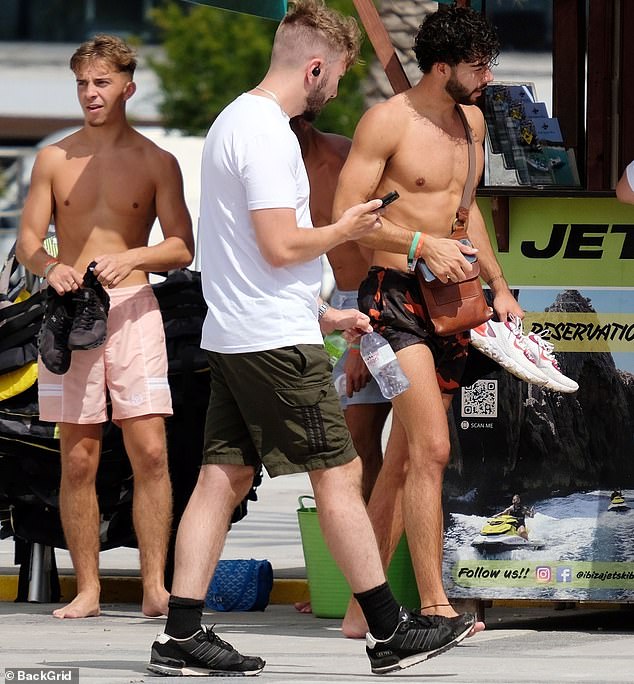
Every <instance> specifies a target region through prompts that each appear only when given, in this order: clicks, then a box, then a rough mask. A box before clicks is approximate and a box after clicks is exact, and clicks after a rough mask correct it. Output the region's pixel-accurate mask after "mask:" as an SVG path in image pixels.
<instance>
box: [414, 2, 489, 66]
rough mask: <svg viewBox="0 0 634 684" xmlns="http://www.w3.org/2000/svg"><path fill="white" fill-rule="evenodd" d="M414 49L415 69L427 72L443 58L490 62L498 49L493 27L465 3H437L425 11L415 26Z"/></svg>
mask: <svg viewBox="0 0 634 684" xmlns="http://www.w3.org/2000/svg"><path fill="white" fill-rule="evenodd" d="M414 53H415V55H416V61H417V62H418V67H419V69H420V70H421V71H422V72H423V73H424V74H426V73H428V72H429V71H430V70H431V68H432V65H433V64H436V63H438V62H444V63H445V64H449V66H457V65H458V64H460V62H468V63H474V62H482V63H488V64H490V63H492V62H494V61H495V59H496V58H497V56H498V54H499V53H500V41H499V40H498V37H497V34H496V31H495V29H494V27H493V26H492V25H491V24H490V23H489V22H488V20H487V19H486V18H485V17H484V16H483V15H482V14H480V13H479V12H476V11H475V10H472V9H470V8H469V7H456V6H451V7H441V8H439V9H438V11H437V12H434V13H432V14H428V15H427V16H426V17H425V18H424V19H423V23H422V24H421V25H420V26H419V27H418V33H417V34H416V38H415V40H414Z"/></svg>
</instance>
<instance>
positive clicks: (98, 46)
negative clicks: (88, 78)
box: [70, 33, 137, 78]
mask: <svg viewBox="0 0 634 684" xmlns="http://www.w3.org/2000/svg"><path fill="white" fill-rule="evenodd" d="M95 60H103V61H104V62H108V64H110V65H112V66H113V67H114V68H115V69H116V70H117V71H124V72H126V73H129V74H130V78H132V77H133V76H134V70H135V69H136V63H137V62H136V53H135V51H134V50H133V49H132V48H131V47H130V46H129V45H128V44H127V43H126V42H125V41H123V40H122V39H121V38H119V37H117V36H110V35H108V34H106V33H100V34H98V35H96V36H95V37H94V38H92V39H91V40H87V41H86V42H84V43H82V44H81V45H80V46H79V47H78V48H77V50H75V52H74V53H73V56H72V57H71V58H70V68H71V70H72V71H73V72H74V73H75V74H77V73H78V71H79V70H80V69H81V68H82V67H83V66H85V65H86V64H89V63H90V62H93V61H95Z"/></svg>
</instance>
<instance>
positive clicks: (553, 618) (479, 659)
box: [0, 475, 634, 684]
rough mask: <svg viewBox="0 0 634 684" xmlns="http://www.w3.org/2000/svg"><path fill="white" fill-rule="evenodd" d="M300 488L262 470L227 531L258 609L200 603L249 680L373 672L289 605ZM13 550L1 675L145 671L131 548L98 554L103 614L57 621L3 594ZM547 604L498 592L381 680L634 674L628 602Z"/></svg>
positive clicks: (298, 587) (301, 576)
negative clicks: (244, 562)
mask: <svg viewBox="0 0 634 684" xmlns="http://www.w3.org/2000/svg"><path fill="white" fill-rule="evenodd" d="M308 493H310V486H309V484H308V480H307V477H306V476H305V475H297V476H290V477H285V478H277V479H276V480H268V479H265V481H264V483H263V485H262V486H261V488H260V489H259V490H258V495H259V500H258V501H257V502H250V503H249V514H248V516H247V517H246V518H245V519H244V520H243V521H241V522H239V523H237V524H236V525H234V527H233V529H232V530H231V532H230V534H229V536H228V539H227V544H226V547H225V549H224V552H223V558H251V557H253V558H268V559H269V560H270V561H271V564H272V565H273V569H274V574H275V585H274V591H273V594H272V596H271V605H269V607H268V608H267V609H266V610H265V611H264V612H258V613H215V614H213V613H210V612H208V613H207V614H206V617H205V622H206V623H208V624H214V623H215V624H216V625H217V628H216V631H217V632H218V633H219V634H220V636H221V637H222V638H224V639H226V640H228V641H230V642H231V643H234V644H235V645H236V647H237V648H238V649H239V650H241V651H243V652H245V653H250V654H256V655H260V656H262V657H263V658H265V659H266V661H267V667H266V668H265V670H264V672H263V673H262V674H261V675H260V676H259V680H258V681H263V682H275V683H278V682H279V683H287V682H288V683H297V684H306V683H310V682H355V683H356V684H363V683H364V682H370V681H377V676H376V675H372V674H371V673H370V668H369V662H368V660H367V658H366V656H365V653H364V646H363V642H362V641H353V640H349V639H345V638H344V637H343V636H342V635H341V631H340V620H338V619H325V618H317V617H315V616H313V615H310V614H309V615H305V614H300V613H298V612H297V611H296V610H295V609H294V608H293V606H292V602H293V601H294V600H299V599H300V598H302V597H304V596H305V595H306V590H307V583H306V579H305V578H306V570H305V564H304V558H303V551H302V546H301V538H300V533H299V527H298V524H297V513H296V510H297V507H298V504H297V499H298V497H299V496H300V495H303V494H308ZM12 552H13V545H12V542H11V541H10V540H3V541H0V572H1V573H3V574H2V575H0V598H1V599H3V600H2V601H1V602H0V675H2V674H4V673H3V671H2V668H38V670H40V669H41V668H42V667H44V666H46V667H51V668H79V670H78V672H79V682H81V684H88V683H95V684H97V683H99V684H102V683H105V684H139V683H141V682H150V681H154V680H155V675H152V674H151V673H149V672H146V671H145V664H146V662H147V659H148V657H149V649H150V645H151V643H152V641H153V639H154V637H155V635H156V634H157V633H158V632H160V631H162V629H163V625H164V619H163V618H157V619H149V618H145V617H144V616H143V615H142V614H141V613H140V610H139V603H138V601H139V597H140V581H139V576H138V554H137V551H136V550H135V549H123V548H120V549H113V550H111V551H107V552H104V553H102V554H101V566H102V574H103V575H104V577H105V581H104V588H103V593H102V600H103V605H102V610H103V612H102V615H101V616H100V617H98V618H90V619H86V620H64V621H59V620H56V619H55V618H53V617H51V611H52V610H53V609H54V608H55V607H56V606H54V605H50V604H44V603H13V598H14V597H15V593H13V594H12V595H11V594H10V593H9V592H7V587H8V586H9V583H10V581H11V580H12V579H15V573H16V571H17V570H16V568H15V567H14V566H13V557H12ZM56 557H57V562H58V565H59V566H60V573H61V579H62V591H63V592H64V594H65V596H64V598H65V599H66V600H68V599H70V598H72V587H73V582H74V576H73V574H72V566H71V564H70V559H69V558H68V554H67V553H66V552H64V551H60V550H57V552H56ZM3 581H4V584H3ZM3 587H4V589H3ZM556 607H557V608H561V607H562V606H561V605H560V606H556V605H555V604H548V603H544V604H535V603H532V604H531V603H528V602H523V603H520V602H516V603H512V602H505V603H503V602H496V603H494V604H493V606H492V607H490V608H487V609H486V611H485V619H486V622H487V630H486V631H485V632H484V633H483V634H479V635H477V636H476V637H473V638H470V639H467V640H465V641H464V642H463V644H461V645H460V646H459V647H457V648H455V649H452V650H451V651H449V652H447V653H445V654H443V655H441V656H439V657H437V658H434V659H432V660H430V661H429V662H427V663H423V664H420V665H418V666H416V667H413V668H410V669H407V670H404V671H402V672H401V673H399V674H398V675H390V676H388V679H389V680H390V681H395V680H396V678H397V677H398V678H400V679H401V680H403V681H408V682H434V683H435V682H445V683H451V684H477V683H480V682H486V683H489V684H497V683H502V682H503V683H504V684H507V683H508V682H509V681H513V682H514V683H522V684H523V683H526V682H528V683H531V684H537V683H540V684H541V683H547V682H595V683H597V682H599V683H603V682H605V683H608V682H618V683H619V684H623V683H624V682H632V681H634V672H633V670H632V667H633V665H634V659H633V656H632V654H633V653H634V628H633V626H632V625H633V621H632V616H633V615H634V611H632V610H626V609H625V608H621V609H618V607H612V609H611V610H610V609H608V608H609V607H600V606H599V605H598V604H594V605H593V606H591V607H583V608H575V609H567V610H556ZM2 681H3V680H0V682H2ZM4 681H5V682H8V681H9V680H8V679H6V678H5V679H4ZM14 681H18V680H17V679H16V680H14ZM25 681H26V680H25Z"/></svg>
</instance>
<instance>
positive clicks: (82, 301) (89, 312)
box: [75, 297, 99, 330]
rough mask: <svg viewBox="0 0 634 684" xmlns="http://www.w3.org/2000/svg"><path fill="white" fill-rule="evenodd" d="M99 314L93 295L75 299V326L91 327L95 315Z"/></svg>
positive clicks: (84, 328)
mask: <svg viewBox="0 0 634 684" xmlns="http://www.w3.org/2000/svg"><path fill="white" fill-rule="evenodd" d="M98 314H99V310H98V306H97V302H96V301H95V299H94V297H81V298H78V301H77V311H76V313H75V321H76V323H75V327H76V328H81V329H82V330H89V329H90V328H92V326H93V323H94V320H95V318H96V317H97V315H98Z"/></svg>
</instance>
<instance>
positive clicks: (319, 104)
mask: <svg viewBox="0 0 634 684" xmlns="http://www.w3.org/2000/svg"><path fill="white" fill-rule="evenodd" d="M327 81H328V79H327V74H324V79H323V80H322V81H321V82H320V83H319V85H317V86H316V87H315V89H314V90H313V91H311V92H310V93H308V95H307V97H306V108H305V110H304V114H303V117H304V119H306V121H314V120H315V119H316V118H317V116H318V114H319V112H321V110H322V109H323V108H324V105H325V104H326V102H327V98H326V96H325V95H324V92H323V91H324V87H325V85H326V83H327Z"/></svg>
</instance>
